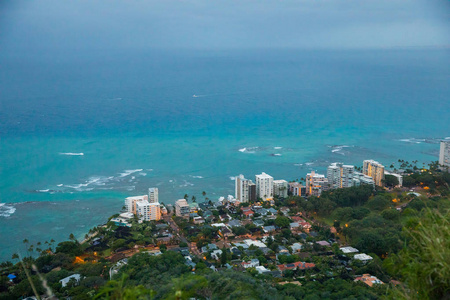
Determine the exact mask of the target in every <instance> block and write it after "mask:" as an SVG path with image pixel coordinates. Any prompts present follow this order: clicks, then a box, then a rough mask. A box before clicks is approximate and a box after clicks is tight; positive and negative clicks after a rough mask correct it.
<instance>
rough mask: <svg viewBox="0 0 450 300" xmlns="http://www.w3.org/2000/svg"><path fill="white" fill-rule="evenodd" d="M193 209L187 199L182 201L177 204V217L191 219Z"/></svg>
mask: <svg viewBox="0 0 450 300" xmlns="http://www.w3.org/2000/svg"><path fill="white" fill-rule="evenodd" d="M190 212H191V208H190V206H189V204H188V203H187V201H186V199H180V200H177V202H175V215H176V216H177V217H189V213H190Z"/></svg>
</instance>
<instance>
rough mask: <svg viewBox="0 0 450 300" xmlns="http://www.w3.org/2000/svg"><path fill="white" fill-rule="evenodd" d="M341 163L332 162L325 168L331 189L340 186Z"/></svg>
mask: <svg viewBox="0 0 450 300" xmlns="http://www.w3.org/2000/svg"><path fill="white" fill-rule="evenodd" d="M341 167H342V163H332V164H331V165H329V166H328V168H327V179H328V184H329V185H330V188H331V189H338V188H340V186H341Z"/></svg>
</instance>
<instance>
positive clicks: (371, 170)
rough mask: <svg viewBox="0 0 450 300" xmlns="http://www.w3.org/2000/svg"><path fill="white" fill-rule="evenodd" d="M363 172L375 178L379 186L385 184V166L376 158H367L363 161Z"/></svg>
mask: <svg viewBox="0 0 450 300" xmlns="http://www.w3.org/2000/svg"><path fill="white" fill-rule="evenodd" d="M363 173H364V174H365V175H367V176H370V177H372V178H373V181H374V182H375V184H376V185H377V186H383V180H384V166H383V165H382V164H380V163H379V162H377V161H374V160H365V161H364V162H363Z"/></svg>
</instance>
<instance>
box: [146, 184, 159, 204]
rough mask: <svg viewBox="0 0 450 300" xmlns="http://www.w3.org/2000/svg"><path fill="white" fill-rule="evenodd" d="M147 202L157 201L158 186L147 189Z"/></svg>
mask: <svg viewBox="0 0 450 300" xmlns="http://www.w3.org/2000/svg"><path fill="white" fill-rule="evenodd" d="M148 202H150V203H158V202H159V196H158V188H155V187H153V188H149V189H148Z"/></svg>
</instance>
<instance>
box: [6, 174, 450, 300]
mask: <svg viewBox="0 0 450 300" xmlns="http://www.w3.org/2000/svg"><path fill="white" fill-rule="evenodd" d="M404 180H406V181H408V182H414V184H415V186H414V188H415V191H416V194H413V193H411V192H410V191H409V190H405V189H404V190H401V189H394V190H391V191H385V190H381V189H379V190H373V189H372V188H371V187H367V186H361V187H354V188H346V189H337V190H330V191H327V192H324V193H323V194H322V196H321V197H320V198H318V197H310V198H309V199H304V198H301V197H288V198H287V199H276V200H275V206H274V208H275V209H276V210H277V211H279V210H280V208H281V209H282V208H283V207H288V208H289V215H288V216H287V215H284V216H282V215H281V214H278V215H276V217H273V218H263V221H264V225H265V226H267V225H274V226H277V227H278V229H277V231H276V232H274V233H273V237H269V238H267V240H266V241H265V244H266V245H267V247H268V249H262V248H258V247H256V246H255V245H251V246H249V247H248V249H244V248H243V247H241V246H240V247H237V248H238V250H239V251H240V252H241V253H242V255H238V254H236V253H232V252H231V251H230V249H228V248H227V247H224V246H223V244H220V246H219V247H220V249H221V250H222V254H220V255H218V257H217V260H214V259H213V258H212V257H211V256H212V255H211V253H208V252H206V253H202V254H199V253H198V252H195V253H196V254H195V253H194V252H193V251H192V249H191V247H192V246H193V245H197V247H199V248H201V247H202V246H205V245H207V244H209V243H212V242H218V241H223V237H221V236H220V234H219V228H217V227H214V226H211V225H208V224H203V225H193V224H192V223H190V222H189V221H188V220H186V219H182V218H173V221H172V220H171V222H172V223H171V225H173V222H175V223H176V224H177V226H178V228H177V229H176V230H175V231H174V229H173V228H172V226H169V225H167V224H164V223H163V222H160V223H159V224H157V223H155V222H144V223H142V224H139V223H137V222H136V220H134V221H133V224H132V227H131V228H128V227H118V226H116V225H115V224H114V223H112V222H108V223H107V225H106V226H103V227H97V228H94V229H93V230H91V231H90V232H89V234H90V235H89V236H87V242H85V243H83V244H80V243H79V242H78V241H76V239H75V238H74V236H73V235H71V236H70V237H69V241H65V242H62V243H59V244H58V245H56V246H54V245H53V244H54V241H51V242H50V243H49V242H45V243H43V244H40V243H38V244H36V245H30V243H29V241H28V240H24V243H23V245H24V247H25V249H26V250H25V251H26V252H27V255H26V256H25V257H23V258H22V259H21V258H20V257H19V255H13V257H12V259H13V262H4V263H2V264H1V265H0V299H19V298H20V297H25V296H30V295H34V294H39V295H47V296H52V295H54V296H55V297H57V298H59V299H64V298H65V297H70V298H71V299H74V300H76V299H190V298H197V299H322V298H323V299H378V298H382V297H385V298H391V299H445V298H446V297H448V295H449V293H450V265H449V262H450V230H449V225H450V213H449V211H450V201H449V200H450V199H449V195H450V193H449V184H450V176H449V175H448V174H447V173H441V172H438V171H436V170H435V169H433V168H430V170H427V171H424V172H417V173H414V174H411V175H410V176H406V177H405V178H404ZM417 193H419V195H420V196H417ZM203 196H204V197H205V196H206V193H205V194H204V195H203ZM264 206H265V207H267V203H264ZM209 213H210V215H211V217H212V218H213V219H212V220H215V221H217V220H218V219H219V217H218V216H219V215H224V214H229V215H231V216H232V217H233V218H234V219H237V220H239V219H240V218H241V219H244V218H242V217H241V215H240V214H241V210H240V209H237V210H236V211H233V212H231V211H228V210H227V209H226V208H225V207H218V208H214V209H212V211H210V212H209ZM300 215H301V218H304V219H305V220H307V221H308V222H310V223H311V224H312V228H311V230H310V231H307V232H308V233H309V234H306V233H301V232H295V231H291V229H290V228H289V225H290V223H291V222H292V221H293V220H294V219H295V217H297V218H299V216H300ZM323 219H327V220H329V221H330V222H329V223H331V224H333V228H330V226H328V225H327V224H324V223H323V222H321V221H320V220H323ZM243 224H245V225H242V226H236V227H233V228H232V231H233V233H234V234H235V235H237V236H238V235H244V234H254V236H257V237H260V236H261V228H260V227H257V226H256V225H254V224H253V223H251V220H247V221H246V222H245V223H243ZM178 233H179V234H180V238H178V237H176V236H177V234H178ZM300 233H301V234H300ZM313 233H314V235H313ZM161 237H170V239H171V243H170V244H169V245H165V244H161V243H159V242H158V241H159V239H160V238H161ZM230 239H231V238H230ZM230 239H229V240H228V242H230ZM317 241H329V242H330V243H331V244H332V245H331V246H326V243H325V246H323V245H321V244H319V243H317ZM333 241H337V243H334V244H333ZM158 243H159V244H158ZM294 243H301V244H302V249H301V251H300V252H295V253H294V251H293V249H292V248H294ZM158 245H159V247H158ZM218 245H219V244H218ZM291 245H292V247H291ZM340 245H341V246H342V245H351V246H353V247H356V248H357V249H359V251H360V252H362V253H366V254H369V255H371V256H372V257H373V260H371V261H370V262H367V263H363V262H361V261H359V260H355V259H352V255H343V253H342V252H341V250H340V249H339V247H340ZM178 247H181V248H178ZM152 250H156V251H157V250H160V251H161V252H162V254H160V253H157V254H160V255H158V256H153V255H152V254H149V253H148V252H149V251H152ZM263 250H264V251H263ZM186 251H190V252H191V253H190V257H189V258H185V257H184V256H183V255H184V254H183V255H182V254H181V253H183V252H186ZM281 251H283V252H281ZM125 257H127V261H126V262H125V260H123V259H124V258H125ZM237 258H240V259H239V260H238V259H237ZM255 258H256V259H257V260H258V261H259V263H260V265H261V266H264V267H265V268H267V269H268V270H270V271H271V272H269V273H262V274H260V273H259V272H258V271H257V269H255V268H248V269H243V267H242V266H241V261H249V260H251V259H255ZM296 262H307V263H313V264H314V265H313V267H311V268H307V269H301V268H299V269H286V270H284V271H283V272H280V271H277V270H278V268H277V265H282V264H286V265H287V264H292V263H296ZM214 266H215V267H214ZM213 269H215V270H213ZM280 270H282V269H281V268H280ZM367 273H368V274H371V275H374V276H376V277H377V278H379V279H380V280H382V281H383V282H385V283H386V284H384V285H375V286H373V287H369V286H367V285H366V284H364V283H362V282H354V279H355V277H356V275H362V274H367ZM9 274H14V275H15V276H16V278H13V279H9V278H8V277H7V276H8V275H9ZM73 274H79V275H80V277H81V279H80V281H79V282H78V281H77V280H75V279H71V280H70V281H69V282H68V283H67V285H66V286H64V287H63V286H62V284H61V283H60V280H61V279H63V278H66V277H68V276H70V275H73ZM110 275H112V280H110V279H111V278H110ZM393 279H394V280H398V281H399V282H395V284H396V285H394V284H390V283H389V282H390V281H391V280H393Z"/></svg>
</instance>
